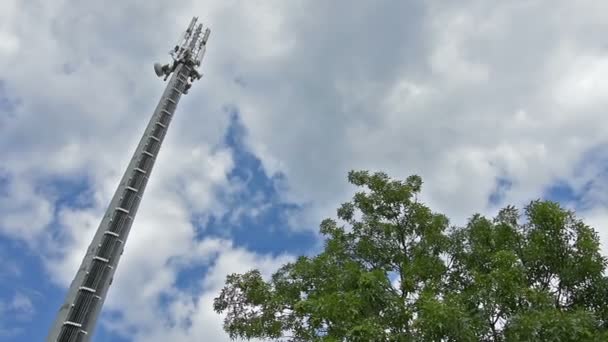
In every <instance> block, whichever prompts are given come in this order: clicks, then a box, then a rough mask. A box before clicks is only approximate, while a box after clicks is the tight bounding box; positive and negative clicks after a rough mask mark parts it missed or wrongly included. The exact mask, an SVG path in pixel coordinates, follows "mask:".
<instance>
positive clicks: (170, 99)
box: [167, 97, 177, 104]
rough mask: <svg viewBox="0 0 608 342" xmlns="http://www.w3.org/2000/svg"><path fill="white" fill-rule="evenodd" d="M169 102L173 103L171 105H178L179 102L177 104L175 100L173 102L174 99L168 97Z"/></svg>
mask: <svg viewBox="0 0 608 342" xmlns="http://www.w3.org/2000/svg"><path fill="white" fill-rule="evenodd" d="M167 101H169V102H171V103H173V104H176V103H177V102H175V100H173V99H172V98H170V97H167Z"/></svg>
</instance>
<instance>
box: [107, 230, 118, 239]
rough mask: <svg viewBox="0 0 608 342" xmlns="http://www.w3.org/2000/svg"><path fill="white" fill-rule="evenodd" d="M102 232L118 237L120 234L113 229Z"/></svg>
mask: <svg viewBox="0 0 608 342" xmlns="http://www.w3.org/2000/svg"><path fill="white" fill-rule="evenodd" d="M103 233H104V234H107V235H112V236H115V237H120V235H119V234H118V233H116V232H113V231H111V230H106V231H105V232H103Z"/></svg>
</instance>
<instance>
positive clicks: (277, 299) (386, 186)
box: [214, 171, 608, 341]
mask: <svg viewBox="0 0 608 342" xmlns="http://www.w3.org/2000/svg"><path fill="white" fill-rule="evenodd" d="M348 180H349V182H350V183H352V184H354V185H356V186H357V187H359V188H360V189H361V191H360V192H357V193H356V194H355V195H354V197H353V199H352V201H351V202H347V203H344V204H343V205H342V206H341V207H340V208H339V209H338V211H337V216H338V218H339V219H340V224H339V223H338V222H337V221H334V220H331V219H326V220H324V221H323V222H322V223H321V228H320V231H321V233H322V234H323V235H324V237H325V248H324V250H323V251H322V252H321V253H320V254H319V255H317V256H315V257H300V258H299V259H297V261H295V262H293V263H289V264H286V265H284V266H282V267H281V268H280V269H279V270H278V271H277V272H276V273H274V275H273V276H272V278H271V279H269V280H268V281H266V280H264V279H263V278H262V276H261V274H260V272H259V271H257V270H252V271H250V272H248V273H245V274H232V275H229V276H228V277H227V280H226V285H225V287H224V288H223V289H222V291H221V293H220V294H219V296H218V297H217V298H215V302H214V309H215V311H216V312H218V313H224V314H225V315H226V316H225V317H226V318H225V321H224V329H225V330H226V331H227V333H228V334H229V335H230V337H231V338H245V339H251V338H266V339H275V340H282V341H608V279H607V278H606V276H604V270H605V267H606V258H605V257H603V256H602V255H601V254H600V243H599V238H598V236H597V233H596V232H595V231H594V230H593V229H592V228H590V227H589V226H587V225H585V224H584V223H583V222H582V221H581V220H580V219H577V218H576V217H575V215H574V213H573V212H572V211H568V210H565V209H564V208H562V207H560V205H559V204H557V203H555V202H550V201H540V200H537V201H533V202H531V203H530V204H528V205H527V206H526V207H525V208H524V209H523V212H522V214H520V212H519V211H518V210H517V209H516V208H514V207H512V206H509V207H506V208H504V209H502V210H501V211H500V212H499V213H498V215H497V216H496V217H495V218H493V219H488V218H485V217H483V216H481V215H473V216H472V217H471V218H470V219H469V220H468V223H467V224H466V226H464V227H452V226H450V224H449V221H448V218H447V217H445V216H444V215H442V214H439V213H435V212H433V211H431V209H429V208H428V207H427V206H425V205H424V204H423V203H421V202H419V201H418V200H417V194H418V193H420V191H421V186H422V180H421V178H420V177H418V176H410V177H408V178H407V179H406V180H405V181H400V180H394V179H391V178H389V177H388V176H387V175H386V174H384V173H375V174H370V173H368V172H366V171H357V172H354V171H353V172H350V173H349V175H348Z"/></svg>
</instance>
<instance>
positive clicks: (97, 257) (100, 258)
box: [93, 255, 110, 264]
mask: <svg viewBox="0 0 608 342" xmlns="http://www.w3.org/2000/svg"><path fill="white" fill-rule="evenodd" d="M93 259H94V260H99V261H101V262H105V263H106V264H107V263H109V262H110V260H108V259H106V258H102V257H100V256H97V255H96V256H94V257H93Z"/></svg>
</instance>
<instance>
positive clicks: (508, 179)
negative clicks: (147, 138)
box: [0, 0, 608, 342]
mask: <svg viewBox="0 0 608 342" xmlns="http://www.w3.org/2000/svg"><path fill="white" fill-rule="evenodd" d="M194 15H196V16H199V18H200V20H201V21H202V22H203V23H204V24H206V25H207V26H209V27H210V28H211V36H210V38H209V42H208V47H207V54H206V57H205V60H204V62H203V66H202V72H203V74H204V76H203V78H202V79H201V80H200V81H198V82H196V83H195V84H194V86H193V87H192V89H191V90H190V92H189V94H188V95H187V96H184V97H183V98H182V100H181V102H180V105H179V107H178V109H177V113H176V116H175V118H174V120H173V122H172V124H171V127H170V129H169V133H168V135H167V137H166V139H165V142H164V145H163V147H162V149H161V152H160V155H159V156H158V160H157V162H156V164H155V167H154V171H153V173H152V177H151V180H150V182H149V183H148V188H147V190H146V194H145V196H144V199H143V201H142V203H141V205H140V208H139V212H138V214H137V218H136V220H135V223H134V225H133V228H132V231H131V234H130V235H129V240H128V241H127V244H126V248H125V252H124V255H123V257H122V258H121V262H120V265H119V267H118V269H117V273H116V277H115V280H114V282H113V284H112V287H111V289H110V292H109V296H108V298H107V300H106V303H105V306H104V311H103V315H102V317H101V320H100V322H99V325H98V328H97V330H96V333H95V337H94V339H93V340H94V341H96V342H105V341H121V342H122V341H134V342H139V341H150V342H155V341H176V342H180V341H193V340H205V341H220V342H221V341H228V340H229V339H228V337H227V335H226V334H225V333H224V332H223V331H222V319H223V318H222V316H220V315H217V314H216V313H214V312H213V310H212V301H213V298H214V297H215V296H216V295H217V294H218V293H219V290H220V289H221V288H222V285H223V283H224V280H225V277H226V275H227V274H230V273H235V272H237V273H238V272H246V271H248V270H250V269H252V268H257V269H260V270H261V271H262V273H263V274H264V275H265V276H269V275H270V274H272V272H273V271H275V270H276V269H277V268H278V267H279V266H280V265H282V264H284V263H286V262H289V261H291V260H294V259H295V258H296V257H297V256H299V255H303V254H306V255H314V254H315V253H318V251H319V250H320V248H321V246H322V240H321V238H320V236H319V234H318V224H319V223H320V222H321V220H322V219H323V218H327V217H335V210H336V208H337V207H338V206H339V205H340V204H341V203H343V202H345V201H347V200H348V199H349V198H350V196H352V194H353V191H354V188H353V187H352V186H350V185H349V184H348V183H347V181H346V175H347V172H348V171H349V170H361V169H365V170H370V171H385V172H386V173H388V174H389V175H390V176H392V177H395V178H402V179H404V178H405V177H407V176H409V175H411V174H418V175H420V176H421V177H422V178H423V180H424V186H423V192H422V196H421V198H422V200H423V201H424V202H425V203H426V204H427V205H429V206H430V207H431V208H432V209H433V210H435V211H438V212H442V213H445V214H446V215H448V217H450V218H451V219H452V223H453V224H457V225H458V224H463V223H464V222H466V219H467V218H468V217H470V216H471V215H472V214H473V213H477V212H479V213H482V214H485V215H494V214H495V213H496V212H497V210H498V209H499V208H501V207H503V206H506V205H507V204H514V205H517V206H519V207H521V206H522V205H524V204H525V203H527V202H529V201H530V200H533V199H537V198H545V199H551V200H556V201H559V202H560V203H562V204H563V205H564V206H565V207H568V208H572V209H576V210H577V214H578V215H579V216H580V217H582V218H583V219H584V220H585V222H587V223H588V224H590V225H591V226H593V227H594V228H595V229H596V230H597V231H598V232H599V234H600V238H601V240H602V248H603V249H604V250H605V251H608V211H607V209H608V191H606V190H608V153H607V152H606V151H607V149H606V148H605V147H607V146H608V139H607V137H608V125H605V124H604V121H605V110H606V108H608V106H607V105H608V38H607V36H606V34H605V32H607V31H608V3H607V2H603V1H592V0H579V1H576V2H572V1H567V0H547V1H540V0H530V1H517V0H515V1H504V2H488V1H481V0H479V1H475V0H470V1H469V0H458V1H449V2H448V1H436V0H428V1H414V0H411V1H383V0H378V1H373V2H371V1H346V0H335V1H312V0H310V1H303V0H292V1H278V0H266V1H259V2H254V1H236V0H197V1H194V0H176V1H162V2H161V1H148V0H146V1H143V0H122V1H114V2H112V3H111V5H110V4H108V3H107V2H100V1H97V2H91V1H68V0H44V1H43V0H3V1H2V2H1V3H0V340H1V341H28V342H29V341H36V340H42V339H43V338H44V337H45V336H46V334H47V332H48V329H49V327H50V325H51V323H52V320H53V319H54V317H55V313H56V311H57V310H58V308H59V306H60V305H61V303H62V302H63V299H64V296H65V294H66V291H67V286H68V285H69V283H70V282H71V280H72V277H73V276H74V274H75V271H76V269H77V268H78V266H79V264H80V261H81V259H82V257H83V255H84V251H85V250H86V248H87V246H88V244H89V242H90V239H91V238H92V236H93V234H94V231H95V229H96V228H97V226H98V224H99V222H100V220H101V217H102V216H103V213H104V211H105V209H106V206H107V205H108V203H109V201H110V198H111V196H112V194H113V192H114V190H115V187H116V186H117V184H118V181H119V179H120V177H121V175H122V172H123V171H124V169H125V167H126V165H127V163H128V161H129V159H130V157H131V154H132V153H133V151H134V149H135V146H136V144H137V141H138V140H139V138H140V135H141V133H142V132H143V130H144V128H145V125H146V123H147V120H148V119H149V117H150V115H151V114H152V111H153V110H154V107H155V106H156V103H157V101H158V98H159V97H160V94H161V93H162V91H163V88H164V83H163V82H162V80H160V79H158V78H157V77H156V76H155V74H154V71H153V68H152V65H153V63H154V62H157V61H158V62H167V61H168V58H169V57H168V55H167V53H168V51H169V49H170V48H171V47H172V46H173V45H174V44H175V42H176V41H177V39H178V37H179V35H180V34H181V33H182V31H183V30H184V29H185V26H186V25H187V24H188V23H189V20H190V18H191V17H192V16H194Z"/></svg>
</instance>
